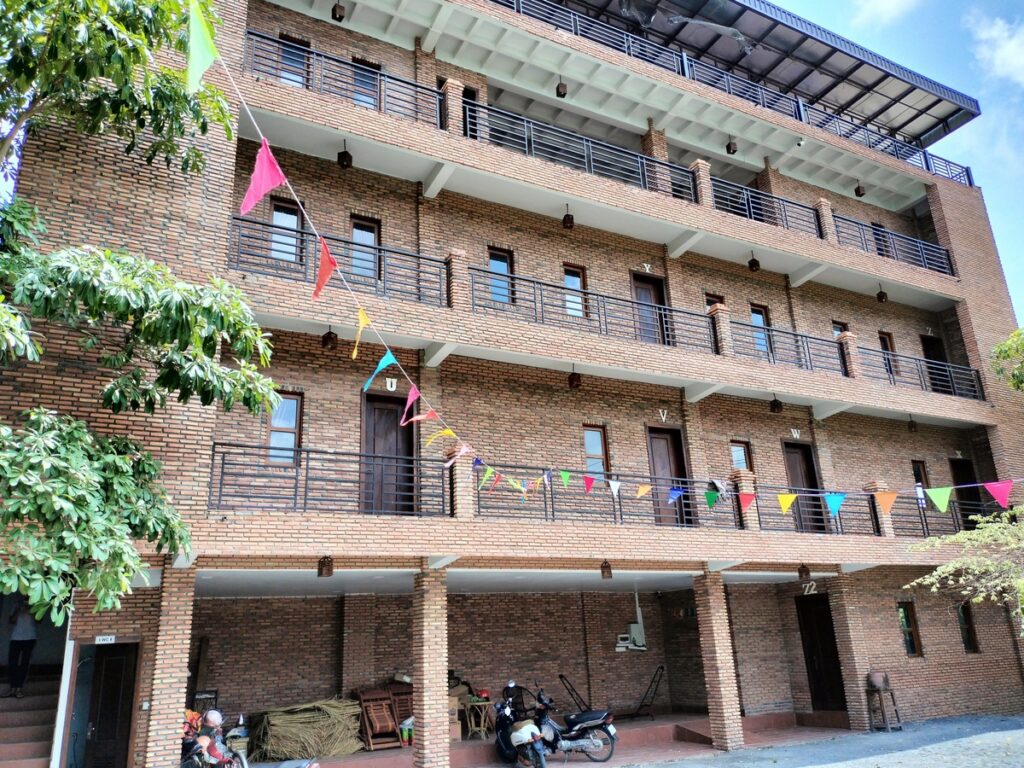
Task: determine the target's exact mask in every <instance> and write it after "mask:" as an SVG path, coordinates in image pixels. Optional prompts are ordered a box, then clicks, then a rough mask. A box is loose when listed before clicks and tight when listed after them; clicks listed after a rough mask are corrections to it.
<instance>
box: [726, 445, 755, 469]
mask: <svg viewBox="0 0 1024 768" xmlns="http://www.w3.org/2000/svg"><path fill="white" fill-rule="evenodd" d="M734 448H739V449H741V450H742V451H743V458H744V460H745V461H746V463H747V466H746V467H737V466H736V462H735V461H734V460H733V455H734V454H733V449H734ZM729 466H731V467H732V468H733V469H746V470H747V471H748V472H753V471H754V452H753V449H752V448H751V446H750V441H749V440H730V441H729Z"/></svg>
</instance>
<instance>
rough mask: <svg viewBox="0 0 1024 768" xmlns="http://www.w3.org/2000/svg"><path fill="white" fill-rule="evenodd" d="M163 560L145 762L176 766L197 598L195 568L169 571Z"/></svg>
mask: <svg viewBox="0 0 1024 768" xmlns="http://www.w3.org/2000/svg"><path fill="white" fill-rule="evenodd" d="M171 560H172V558H171V557H166V558H164V571H163V579H162V582H161V585H160V625H159V627H158V628H157V632H156V649H155V654H154V658H153V691H152V694H151V695H150V699H149V702H150V711H149V731H148V737H147V740H146V761H145V764H146V765H147V766H149V765H177V764H178V763H179V762H180V761H181V713H182V711H183V710H184V709H185V703H186V702H185V698H186V691H187V688H188V660H189V651H190V645H191V641H192V604H193V602H194V600H195V595H196V570H195V568H172V567H171Z"/></svg>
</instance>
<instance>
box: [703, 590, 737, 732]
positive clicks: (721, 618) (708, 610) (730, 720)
mask: <svg viewBox="0 0 1024 768" xmlns="http://www.w3.org/2000/svg"><path fill="white" fill-rule="evenodd" d="M693 594H694V597H695V599H696V602H697V625H698V629H699V631H700V655H701V661H702V662H703V664H704V680H705V682H706V683H707V689H708V715H709V717H710V719H711V739H712V743H713V745H714V746H715V748H716V749H726V750H728V749H738V748H739V747H742V746H743V720H742V718H741V716H740V691H739V684H738V682H737V678H736V662H735V660H734V656H733V646H732V633H731V632H730V631H729V608H728V606H727V604H726V600H725V584H724V583H723V582H722V574H721V573H712V572H709V571H705V572H704V573H703V574H702V575H700V576H696V577H694V580H693Z"/></svg>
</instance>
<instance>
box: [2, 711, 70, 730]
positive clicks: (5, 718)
mask: <svg viewBox="0 0 1024 768" xmlns="http://www.w3.org/2000/svg"><path fill="white" fill-rule="evenodd" d="M56 719H57V710H55V709H24V710H12V711H10V712H3V711H0V728H14V727H18V726H21V725H50V726H52V725H53V723H54V721H56Z"/></svg>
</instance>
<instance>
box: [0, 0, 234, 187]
mask: <svg viewBox="0 0 1024 768" xmlns="http://www.w3.org/2000/svg"><path fill="white" fill-rule="evenodd" d="M200 6H201V8H202V9H203V12H204V16H206V18H207V19H213V18H215V17H214V16H213V13H212V7H211V2H210V0H200ZM187 46H188V2H187V0H4V3H3V13H2V14H0V61H2V62H3V67H0V125H2V126H3V127H2V128H0V166H3V167H4V168H5V169H6V170H7V172H8V173H9V172H10V169H11V168H12V166H13V157H12V154H13V150H14V148H15V146H16V140H17V137H18V136H19V135H20V133H21V131H22V129H23V128H25V127H26V126H28V127H32V126H39V125H45V124H50V123H56V124H59V125H61V126H68V125H69V124H70V126H71V128H73V129H74V130H75V131H77V132H79V133H82V134H85V135H90V136H92V135H98V134H101V133H112V134H114V135H116V136H118V137H120V138H122V139H123V140H124V142H125V148H126V151H127V152H129V153H130V152H132V151H134V150H135V149H136V148H137V147H140V146H141V147H143V150H144V157H145V158H146V161H147V162H150V163H151V162H153V161H154V160H155V159H157V158H161V159H163V160H164V161H165V162H166V163H167V165H168V166H170V165H171V163H172V162H173V161H174V160H175V159H178V160H180V164H181V168H182V170H183V171H199V170H201V169H202V167H203V155H202V152H201V151H200V148H199V147H198V146H197V143H196V142H197V139H198V137H199V136H201V135H203V134H205V133H206V132H207V131H208V130H209V127H210V125H211V124H218V125H221V126H222V127H223V128H224V130H225V131H227V132H228V135H229V136H230V113H229V111H228V107H227V103H226V102H225V100H224V98H223V96H222V95H221V94H220V92H219V91H218V90H217V89H216V88H214V87H212V86H209V85H207V86H204V87H203V88H202V89H200V90H199V91H198V92H197V93H195V94H191V95H190V94H188V93H187V92H186V89H185V77H184V73H183V72H182V71H181V70H180V69H175V68H172V67H170V66H168V65H167V64H165V63H161V62H162V61H169V56H168V54H170V53H172V52H178V53H185V52H186V50H187Z"/></svg>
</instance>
